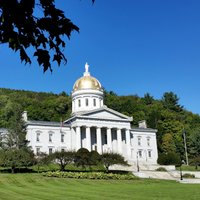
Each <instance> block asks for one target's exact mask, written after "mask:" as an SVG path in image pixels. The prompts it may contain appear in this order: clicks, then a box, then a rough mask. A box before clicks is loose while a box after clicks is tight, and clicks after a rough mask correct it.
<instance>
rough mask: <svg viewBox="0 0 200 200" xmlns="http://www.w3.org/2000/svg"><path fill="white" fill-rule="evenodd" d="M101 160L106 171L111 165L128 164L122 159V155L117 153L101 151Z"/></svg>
mask: <svg viewBox="0 0 200 200" xmlns="http://www.w3.org/2000/svg"><path fill="white" fill-rule="evenodd" d="M101 160H102V163H103V165H104V167H105V168H106V172H108V171H109V167H110V166H111V165H115V164H120V165H128V163H127V162H126V161H125V160H124V157H123V156H121V155H120V154H118V153H103V154H102V155H101Z"/></svg>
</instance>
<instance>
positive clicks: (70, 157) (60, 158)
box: [50, 151, 75, 171]
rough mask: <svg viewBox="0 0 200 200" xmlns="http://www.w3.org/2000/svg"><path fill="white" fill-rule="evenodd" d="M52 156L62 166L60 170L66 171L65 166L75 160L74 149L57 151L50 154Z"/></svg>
mask: <svg viewBox="0 0 200 200" xmlns="http://www.w3.org/2000/svg"><path fill="white" fill-rule="evenodd" d="M50 158H51V159H52V160H54V161H55V162H56V163H58V164H59V166H60V171H64V170H65V167H66V166H67V165H68V164H70V163H72V162H74V159H75V152H74V151H56V152H54V153H53V154H51V155H50Z"/></svg>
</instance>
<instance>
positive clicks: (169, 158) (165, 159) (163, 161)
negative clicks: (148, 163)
mask: <svg viewBox="0 0 200 200" xmlns="http://www.w3.org/2000/svg"><path fill="white" fill-rule="evenodd" d="M180 163H181V160H180V157H179V156H178V155H177V154H176V153H174V152H169V153H167V154H165V153H162V154H160V155H159V157H158V164H160V165H180Z"/></svg>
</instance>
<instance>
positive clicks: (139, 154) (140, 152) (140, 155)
mask: <svg viewBox="0 0 200 200" xmlns="http://www.w3.org/2000/svg"><path fill="white" fill-rule="evenodd" d="M138 156H139V158H142V150H139V151H138Z"/></svg>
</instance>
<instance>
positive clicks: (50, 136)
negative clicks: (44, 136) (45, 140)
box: [49, 133, 53, 142]
mask: <svg viewBox="0 0 200 200" xmlns="http://www.w3.org/2000/svg"><path fill="white" fill-rule="evenodd" d="M52 136H53V134H52V133H49V142H52Z"/></svg>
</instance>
